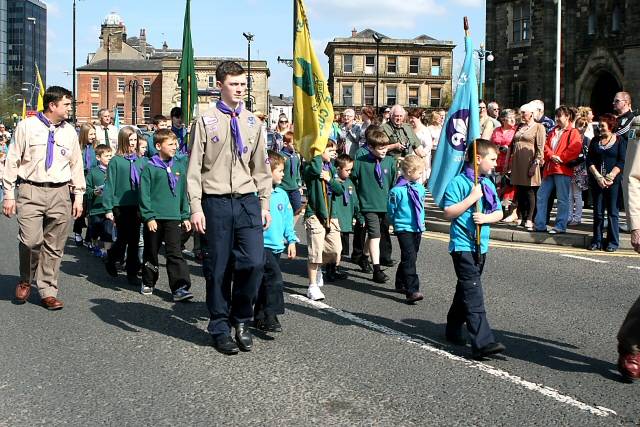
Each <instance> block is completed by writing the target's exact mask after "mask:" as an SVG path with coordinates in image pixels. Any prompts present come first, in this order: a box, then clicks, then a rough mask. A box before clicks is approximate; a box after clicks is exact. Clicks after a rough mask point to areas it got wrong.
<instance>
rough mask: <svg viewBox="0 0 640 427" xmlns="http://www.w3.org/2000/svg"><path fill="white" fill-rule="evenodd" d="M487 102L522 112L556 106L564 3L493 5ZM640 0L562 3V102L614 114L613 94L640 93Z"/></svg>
mask: <svg viewBox="0 0 640 427" xmlns="http://www.w3.org/2000/svg"><path fill="white" fill-rule="evenodd" d="M486 11H487V43H486V44H487V49H489V50H492V51H493V54H494V56H495V60H494V61H493V62H490V63H487V64H486V65H487V67H486V71H487V79H486V88H485V93H486V96H485V97H486V98H488V99H496V100H497V101H498V102H500V103H501V105H507V106H520V105H521V104H523V103H524V102H526V101H528V100H531V99H542V100H543V101H544V102H545V104H546V105H547V114H550V113H551V111H552V109H553V106H554V100H555V52H556V19H557V15H556V4H555V3H554V2H552V1H550V0H487V9H486ZM639 24H640V2H637V1H629V0H627V1H624V0H573V1H564V2H562V36H563V38H562V56H561V58H562V64H561V67H562V68H561V91H560V100H561V103H564V104H569V105H589V106H591V107H592V108H593V110H594V112H595V113H596V115H597V114H601V113H605V112H611V111H612V105H611V102H612V100H613V96H614V94H615V93H616V92H617V91H620V90H626V91H628V92H630V93H631V96H632V97H633V96H634V95H635V96H636V97H637V96H639V95H640V33H638V32H637V31H635V30H633V29H634V28H637V27H638V25H639Z"/></svg>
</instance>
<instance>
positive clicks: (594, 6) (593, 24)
mask: <svg viewBox="0 0 640 427" xmlns="http://www.w3.org/2000/svg"><path fill="white" fill-rule="evenodd" d="M597 32H598V2H597V1H595V0H591V1H590V2H589V22H588V28H587V34H589V35H590V36H595V35H596V33H597Z"/></svg>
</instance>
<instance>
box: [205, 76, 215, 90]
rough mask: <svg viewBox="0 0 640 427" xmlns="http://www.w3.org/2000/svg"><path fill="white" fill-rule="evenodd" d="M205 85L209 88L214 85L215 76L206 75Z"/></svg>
mask: <svg viewBox="0 0 640 427" xmlns="http://www.w3.org/2000/svg"><path fill="white" fill-rule="evenodd" d="M207 87H208V88H209V89H213V88H214V87H216V76H207Z"/></svg>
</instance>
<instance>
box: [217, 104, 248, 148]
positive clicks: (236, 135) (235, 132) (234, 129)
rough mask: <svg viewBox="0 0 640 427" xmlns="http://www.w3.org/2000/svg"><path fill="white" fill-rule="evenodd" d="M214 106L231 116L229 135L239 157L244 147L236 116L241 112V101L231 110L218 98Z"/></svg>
mask: <svg viewBox="0 0 640 427" xmlns="http://www.w3.org/2000/svg"><path fill="white" fill-rule="evenodd" d="M216 107H217V108H218V110H220V111H221V112H222V113H224V114H228V115H229V116H231V135H232V136H233V140H234V142H235V144H236V153H237V155H238V157H241V156H242V153H243V152H244V149H245V147H244V143H243V142H242V135H241V134H240V122H239V121H238V116H239V115H240V113H241V112H242V103H240V104H238V107H237V108H236V109H235V110H232V109H231V108H230V107H229V106H228V105H227V104H225V103H224V102H223V101H222V100H220V101H218V102H217V103H216Z"/></svg>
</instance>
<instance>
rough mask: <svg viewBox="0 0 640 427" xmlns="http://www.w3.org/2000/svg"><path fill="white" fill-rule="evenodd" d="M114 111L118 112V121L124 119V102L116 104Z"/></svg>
mask: <svg viewBox="0 0 640 427" xmlns="http://www.w3.org/2000/svg"><path fill="white" fill-rule="evenodd" d="M116 112H117V113H118V117H119V118H120V121H123V120H124V104H117V105H116Z"/></svg>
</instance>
